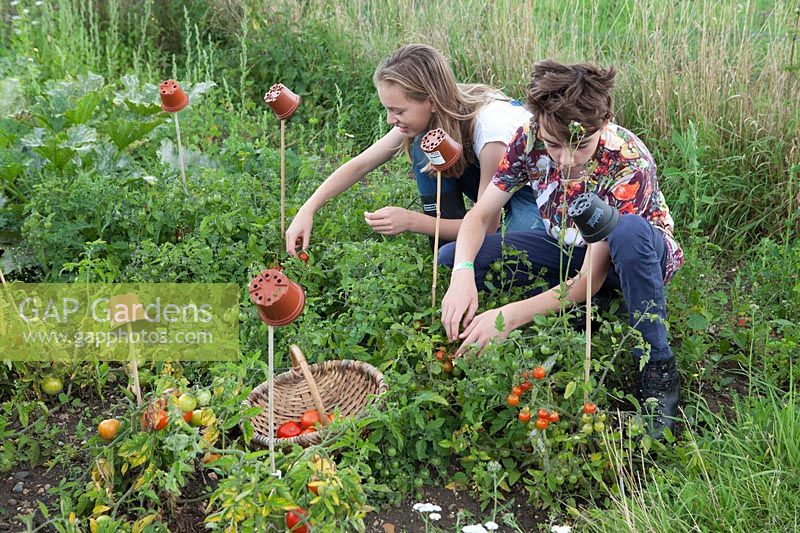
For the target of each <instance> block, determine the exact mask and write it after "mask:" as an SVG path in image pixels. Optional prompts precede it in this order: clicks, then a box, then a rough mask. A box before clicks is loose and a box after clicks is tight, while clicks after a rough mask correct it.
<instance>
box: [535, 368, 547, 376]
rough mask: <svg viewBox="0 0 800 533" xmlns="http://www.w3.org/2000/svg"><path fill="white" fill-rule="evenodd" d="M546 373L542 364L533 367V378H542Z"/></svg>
mask: <svg viewBox="0 0 800 533" xmlns="http://www.w3.org/2000/svg"><path fill="white" fill-rule="evenodd" d="M546 375H547V371H545V369H544V367H542V366H537V367H536V368H534V369H533V378H534V379H544V377H545V376H546Z"/></svg>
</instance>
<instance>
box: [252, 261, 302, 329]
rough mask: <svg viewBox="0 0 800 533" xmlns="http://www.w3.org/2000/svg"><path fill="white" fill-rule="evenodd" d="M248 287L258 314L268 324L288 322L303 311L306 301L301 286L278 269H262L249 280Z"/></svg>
mask: <svg viewBox="0 0 800 533" xmlns="http://www.w3.org/2000/svg"><path fill="white" fill-rule="evenodd" d="M249 289H250V299H251V300H252V301H253V303H254V304H256V308H257V309H258V316H259V317H260V318H261V320H262V321H263V322H265V323H266V324H268V325H270V326H285V325H286V324H290V323H291V322H293V321H294V320H295V319H296V318H297V317H298V316H300V313H302V312H303V307H304V306H305V303H306V294H305V292H303V288H302V287H301V286H300V285H298V284H297V283H295V282H293V281H292V280H290V279H289V278H287V277H286V274H284V273H283V272H281V271H280V270H275V269H267V270H264V271H262V272H261V273H260V274H259V275H258V276H256V277H255V278H254V279H253V280H252V281H251V282H250V287H249Z"/></svg>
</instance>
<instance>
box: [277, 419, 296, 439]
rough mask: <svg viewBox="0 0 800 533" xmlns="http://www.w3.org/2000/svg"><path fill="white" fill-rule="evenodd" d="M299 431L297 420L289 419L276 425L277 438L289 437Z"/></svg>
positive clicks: (294, 435)
mask: <svg viewBox="0 0 800 533" xmlns="http://www.w3.org/2000/svg"><path fill="white" fill-rule="evenodd" d="M301 432H302V430H301V429H300V426H299V425H298V424H297V422H295V421H294V420H289V421H288V422H284V423H283V424H281V425H280V426H278V433H277V435H278V438H279V439H291V438H292V437H296V436H298V435H299V434H300V433H301Z"/></svg>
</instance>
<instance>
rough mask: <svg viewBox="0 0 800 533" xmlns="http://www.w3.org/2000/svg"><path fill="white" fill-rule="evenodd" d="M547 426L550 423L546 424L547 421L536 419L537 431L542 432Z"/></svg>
mask: <svg viewBox="0 0 800 533" xmlns="http://www.w3.org/2000/svg"><path fill="white" fill-rule="evenodd" d="M549 425H550V422H548V421H547V420H543V419H541V418H537V419H536V429H538V430H541V431H544V430H545V429H547V426H549Z"/></svg>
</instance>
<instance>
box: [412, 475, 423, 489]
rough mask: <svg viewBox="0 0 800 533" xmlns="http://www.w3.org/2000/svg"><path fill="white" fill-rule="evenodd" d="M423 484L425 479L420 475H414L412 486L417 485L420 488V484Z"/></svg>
mask: <svg viewBox="0 0 800 533" xmlns="http://www.w3.org/2000/svg"><path fill="white" fill-rule="evenodd" d="M424 484H425V481H424V480H423V479H422V478H421V477H415V478H414V486H415V487H417V488H418V489H419V488H422V486H423V485H424Z"/></svg>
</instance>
